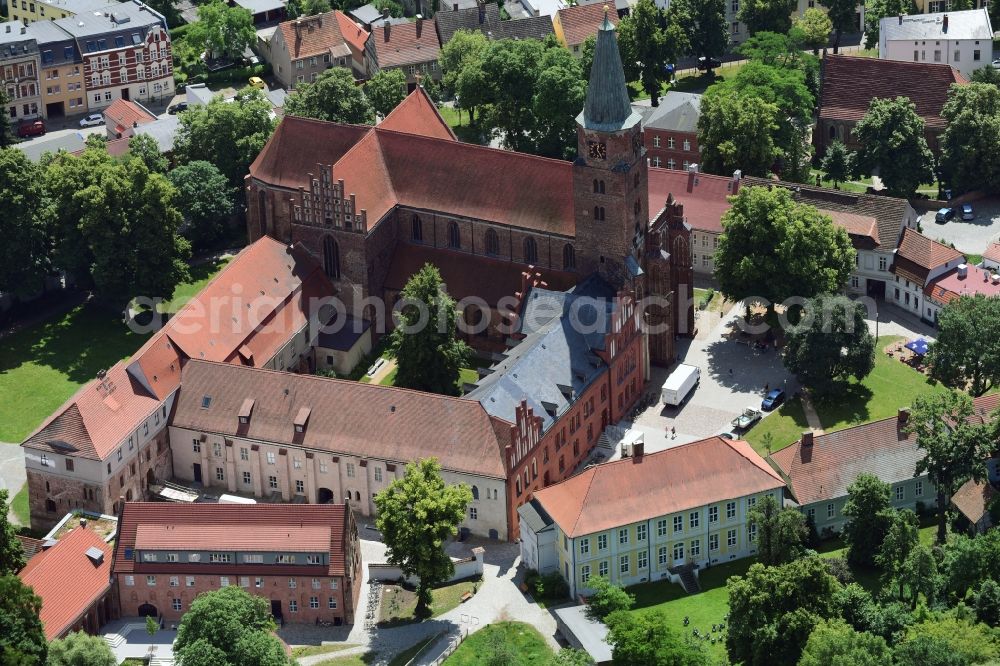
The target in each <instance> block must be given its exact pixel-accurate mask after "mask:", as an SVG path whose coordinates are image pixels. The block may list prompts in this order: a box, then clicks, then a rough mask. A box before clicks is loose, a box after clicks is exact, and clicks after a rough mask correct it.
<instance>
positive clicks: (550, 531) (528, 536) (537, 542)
mask: <svg viewBox="0 0 1000 666" xmlns="http://www.w3.org/2000/svg"><path fill="white" fill-rule="evenodd" d="M517 520H518V523H519V524H520V526H521V529H520V533H521V538H520V543H521V564H522V565H523V566H524V567H525V568H526V569H530V570H534V571H558V570H559V557H558V555H557V552H556V548H557V544H556V527H555V523H553V522H552V516H550V515H549V514H548V513H546V512H545V509H543V508H542V505H541V504H539V503H538V500H537V499H534V498H532V499H531V500H530V501H528V502H526V503H525V504H522V505H521V506H519V507H518V508H517Z"/></svg>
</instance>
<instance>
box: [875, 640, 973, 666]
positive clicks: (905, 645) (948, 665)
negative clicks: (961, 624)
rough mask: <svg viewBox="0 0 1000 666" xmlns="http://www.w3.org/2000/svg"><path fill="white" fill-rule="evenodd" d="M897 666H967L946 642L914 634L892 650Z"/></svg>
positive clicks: (966, 662)
mask: <svg viewBox="0 0 1000 666" xmlns="http://www.w3.org/2000/svg"><path fill="white" fill-rule="evenodd" d="M892 655H893V658H894V659H895V660H896V664H897V666H968V663H969V662H968V661H966V660H965V659H964V658H963V657H962V656H961V655H959V654H957V653H955V652H953V651H952V649H951V646H950V645H948V642H947V641H945V640H944V639H942V638H938V637H937V636H929V635H927V634H914V635H913V636H912V637H911V638H907V639H906V640H904V641H902V642H901V643H899V644H898V645H896V646H895V647H894V648H893V651H892Z"/></svg>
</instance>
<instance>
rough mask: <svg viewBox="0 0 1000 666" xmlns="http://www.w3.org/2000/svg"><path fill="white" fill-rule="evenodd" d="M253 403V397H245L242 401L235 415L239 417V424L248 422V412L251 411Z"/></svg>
mask: <svg viewBox="0 0 1000 666" xmlns="http://www.w3.org/2000/svg"><path fill="white" fill-rule="evenodd" d="M253 403H254V399H253V398H247V399H246V400H244V401H243V404H242V405H241V406H240V411H239V413H238V414H237V416H239V419H240V425H246V424H248V423H250V414H251V413H253Z"/></svg>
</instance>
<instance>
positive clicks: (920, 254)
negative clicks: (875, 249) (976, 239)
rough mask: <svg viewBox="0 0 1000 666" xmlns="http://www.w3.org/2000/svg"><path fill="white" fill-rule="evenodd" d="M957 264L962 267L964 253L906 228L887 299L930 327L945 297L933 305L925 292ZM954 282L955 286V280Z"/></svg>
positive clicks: (942, 296)
mask: <svg viewBox="0 0 1000 666" xmlns="http://www.w3.org/2000/svg"><path fill="white" fill-rule="evenodd" d="M959 264H965V255H964V254H962V253H961V252H959V251H958V250H956V249H955V248H953V247H949V246H947V245H945V244H943V243H939V242H937V241H935V240H931V239H930V238H928V237H927V236H924V235H922V234H921V233H919V232H918V231H917V230H916V229H910V228H906V229H904V230H903V237H902V239H901V240H900V243H899V249H898V251H897V252H896V260H895V261H894V262H893V264H892V268H891V271H892V273H893V276H894V280H893V282H891V283H890V284H889V288H888V289H887V290H886V299H887V300H889V301H890V302H892V303H894V304H895V305H897V306H899V307H901V308H903V309H904V310H906V311H907V312H909V313H910V314H913V315H916V316H917V317H920V318H921V319H923V320H924V321H927V322H929V323H932V324H933V323H934V322H935V321H937V312H938V310H939V309H940V307H941V306H940V305H939V303H940V304H943V303H944V302H945V300H944V299H945V298H946V296H945V295H944V294H939V295H938V296H937V298H938V301H937V303H935V302H932V300H931V298H930V297H929V296H928V295H927V293H928V292H932V291H933V287H932V286H931V285H933V284H934V282H935V281H936V280H937V279H938V278H941V277H942V276H944V275H945V274H947V273H949V272H951V271H952V270H953V269H956V268H957V267H958V265H959ZM966 270H968V269H966ZM977 270H978V269H977ZM955 283H956V285H955V286H956V287H958V280H957V277H956V280H955ZM958 288H961V287H958Z"/></svg>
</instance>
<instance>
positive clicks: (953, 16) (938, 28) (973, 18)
mask: <svg viewBox="0 0 1000 666" xmlns="http://www.w3.org/2000/svg"><path fill="white" fill-rule="evenodd" d="M946 16H947V17H948V18H947V26H948V27H947V29H945V19H944V17H946ZM879 35H880V36H881V38H882V39H885V40H886V41H889V42H894V41H901V40H902V41H906V40H909V41H912V40H915V39H935V40H938V39H982V40H986V41H988V42H992V41H993V26H992V25H991V24H990V15H989V12H987V10H986V8H985V7H983V8H982V9H968V10H965V11H952V12H938V13H935V14H912V15H909V16H903V17H902V20H900V17H898V16H886V17H884V18H882V19H881V20H880V21H879Z"/></svg>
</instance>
